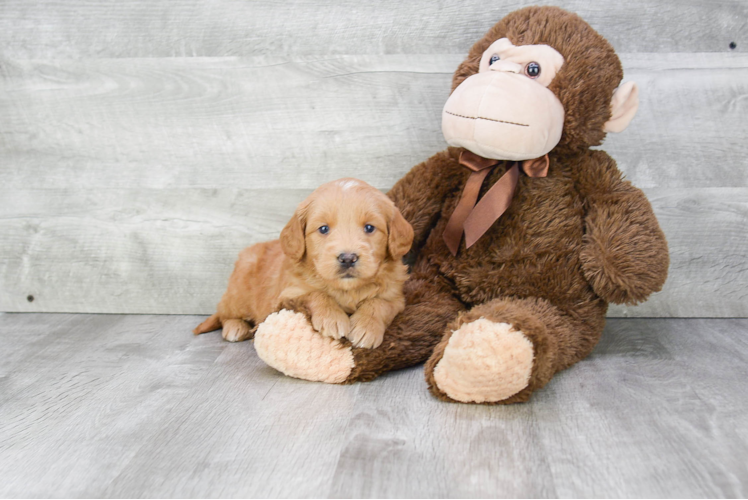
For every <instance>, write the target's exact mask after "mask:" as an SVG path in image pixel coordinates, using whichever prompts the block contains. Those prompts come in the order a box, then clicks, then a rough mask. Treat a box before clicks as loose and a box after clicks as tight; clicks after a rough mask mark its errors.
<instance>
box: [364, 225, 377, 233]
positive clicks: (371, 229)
mask: <svg viewBox="0 0 748 500" xmlns="http://www.w3.org/2000/svg"><path fill="white" fill-rule="evenodd" d="M375 229H376V228H375V227H374V226H372V225H371V224H367V225H365V226H364V231H365V232H367V233H373V232H374V230H375Z"/></svg>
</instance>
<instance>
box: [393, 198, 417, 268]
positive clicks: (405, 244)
mask: <svg viewBox="0 0 748 500" xmlns="http://www.w3.org/2000/svg"><path fill="white" fill-rule="evenodd" d="M393 209H394V214H393V216H392V220H391V221H390V228H389V229H390V234H389V236H388V237H387V250H388V251H389V254H390V256H391V257H392V259H393V260H398V259H402V258H403V256H404V255H405V254H406V253H408V250H410V246H411V245H412V244H413V227H412V226H411V225H410V224H409V223H408V221H406V220H405V217H403V214H401V213H400V210H398V209H397V207H393Z"/></svg>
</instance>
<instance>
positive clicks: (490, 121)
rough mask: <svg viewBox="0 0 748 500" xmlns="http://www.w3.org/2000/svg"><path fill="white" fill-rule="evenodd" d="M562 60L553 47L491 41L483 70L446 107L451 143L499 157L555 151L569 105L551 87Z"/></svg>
mask: <svg viewBox="0 0 748 500" xmlns="http://www.w3.org/2000/svg"><path fill="white" fill-rule="evenodd" d="M563 64H564V58H563V56H562V55H561V54H559V53H558V52H557V51H556V50H555V49H554V48H552V47H550V46H548V45H523V46H517V47H515V46H514V45H512V43H511V42H510V41H509V40H508V39H507V38H502V39H500V40H497V41H496V42H494V43H493V44H491V46H490V47H489V48H488V49H487V50H486V51H485V52H484V53H483V56H482V57H481V62H480V67H479V72H478V73H476V74H475V75H472V76H470V77H469V78H467V79H465V81H463V82H462V83H461V84H460V85H459V86H458V87H457V88H456V89H455V90H454V92H452V95H451V96H450V97H449V99H448V100H447V103H446V104H445V105H444V110H443V112H442V132H443V133H444V138H445V139H446V140H447V143H449V144H450V145H451V146H458V147H464V148H465V149H467V150H469V151H472V152H473V153H475V154H478V155H480V156H483V157H485V158H492V159H496V160H515V161H519V160H529V159H533V158H538V157H541V156H543V155H545V154H547V153H548V152H550V151H551V150H552V149H553V148H554V147H555V146H556V144H558V141H559V140H560V139H561V132H562V131H563V126H564V108H563V106H562V105H561V102H560V101H559V100H558V98H557V97H556V96H555V94H554V93H553V92H551V91H550V90H549V89H548V85H550V83H551V82H552V81H553V78H554V77H555V76H556V73H557V72H558V71H559V69H561V66H563Z"/></svg>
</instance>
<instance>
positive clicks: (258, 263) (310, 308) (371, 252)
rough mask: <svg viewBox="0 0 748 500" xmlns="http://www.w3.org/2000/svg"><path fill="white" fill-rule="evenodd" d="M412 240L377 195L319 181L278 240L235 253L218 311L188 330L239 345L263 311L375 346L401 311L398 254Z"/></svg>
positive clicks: (359, 184)
mask: <svg viewBox="0 0 748 500" xmlns="http://www.w3.org/2000/svg"><path fill="white" fill-rule="evenodd" d="M412 242H413V228H412V227H411V226H410V224H408V222H407V221H406V220H405V219H404V218H403V216H402V215H401V214H400V211H399V210H398V209H397V208H396V207H395V205H394V203H392V201H391V200H390V199H389V198H387V196H385V195H384V194H383V193H382V192H381V191H379V190H377V189H374V188H373V187H371V186H370V185H368V184H366V183H365V182H363V181H359V180H356V179H341V180H338V181H334V182H330V183H327V184H324V185H322V186H320V187H319V188H318V189H317V190H316V191H314V192H313V193H312V194H311V195H309V197H308V198H307V199H306V200H304V201H303V202H302V203H301V204H300V205H299V206H298V208H297V209H296V213H295V214H294V216H293V217H292V218H291V220H290V221H289V222H288V224H287V225H286V227H285V228H283V231H282V232H281V236H280V240H274V241H268V242H264V243H258V244H256V245H253V246H251V247H249V248H246V249H244V250H243V251H242V252H241V253H240V254H239V259H238V260H237V261H236V266H235V267H234V272H233V273H232V274H231V278H230V279H229V286H228V289H227V290H226V293H225V294H224V295H223V298H222V299H221V302H220V303H219V304H218V312H217V313H216V314H214V315H213V316H211V317H210V318H208V319H207V320H205V321H204V322H203V323H202V324H200V326H198V327H197V328H195V330H194V332H195V334H196V335H197V334H200V333H204V332H209V331H211V330H216V329H218V328H220V327H221V326H223V338H225V339H226V340H229V341H231V342H237V341H240V340H246V339H249V338H251V337H252V335H253V333H254V330H255V328H256V326H257V325H258V324H260V323H262V322H263V321H264V320H265V318H266V317H267V316H268V315H270V314H271V313H273V312H275V311H278V310H280V309H293V310H296V311H301V312H304V313H305V314H307V315H308V316H309V317H310V319H311V322H312V326H313V327H314V329H315V330H317V331H319V332H320V333H321V334H322V335H326V336H328V337H332V338H334V339H339V338H342V337H346V338H348V339H349V340H350V341H351V342H352V343H353V344H354V345H355V346H357V347H377V346H379V345H380V344H381V343H382V339H383V337H384V330H385V328H387V326H388V325H389V324H390V322H391V321H392V320H393V318H394V317H395V316H396V315H397V314H398V313H399V312H400V311H402V310H403V308H404V307H405V299H404V297H403V293H402V288H403V283H404V282H405V280H406V279H407V268H406V266H405V265H404V264H403V263H402V257H403V256H404V255H405V254H406V253H407V252H408V250H409V249H410V245H411V243H412Z"/></svg>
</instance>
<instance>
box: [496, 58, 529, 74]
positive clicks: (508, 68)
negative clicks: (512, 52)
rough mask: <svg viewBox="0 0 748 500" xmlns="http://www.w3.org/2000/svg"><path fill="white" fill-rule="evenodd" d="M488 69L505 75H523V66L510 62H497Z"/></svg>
mask: <svg viewBox="0 0 748 500" xmlns="http://www.w3.org/2000/svg"><path fill="white" fill-rule="evenodd" d="M488 69H490V70H491V71H504V72H505V73H517V74H520V73H522V66H521V65H519V64H517V63H513V62H510V61H496V62H495V63H493V64H492V65H491V66H489V67H488Z"/></svg>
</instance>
